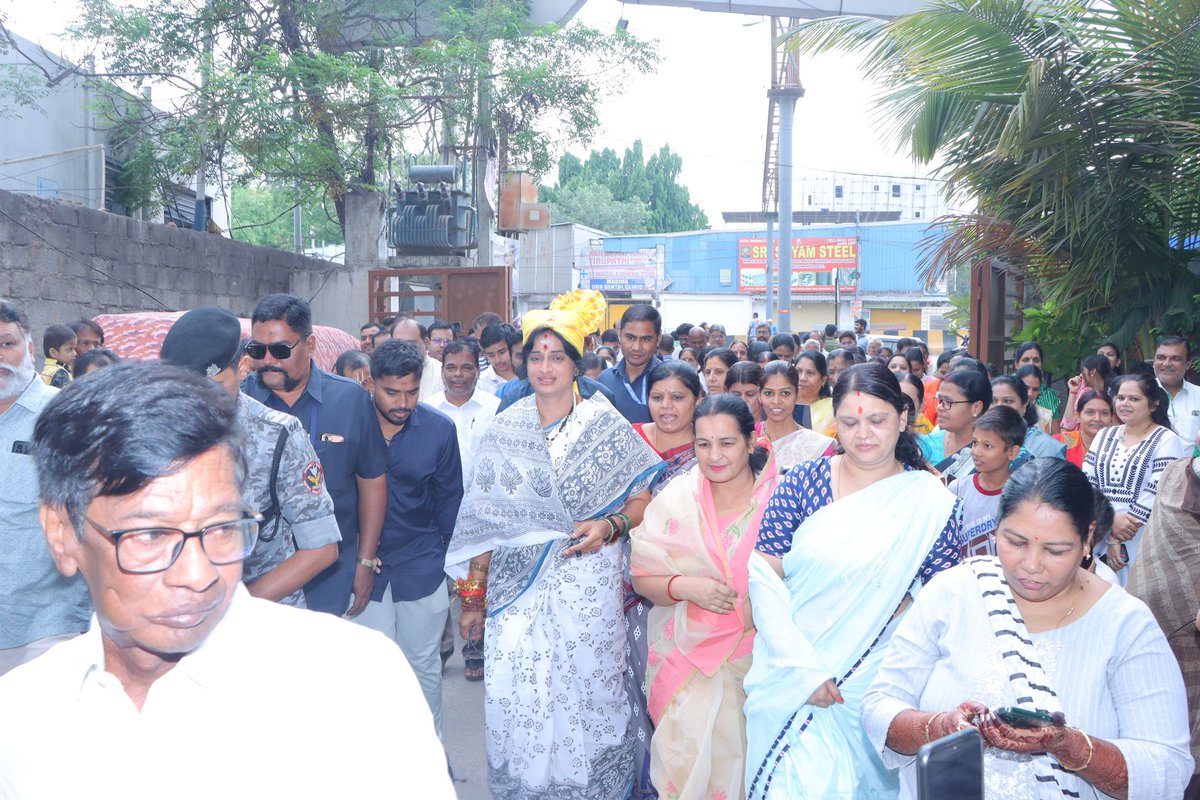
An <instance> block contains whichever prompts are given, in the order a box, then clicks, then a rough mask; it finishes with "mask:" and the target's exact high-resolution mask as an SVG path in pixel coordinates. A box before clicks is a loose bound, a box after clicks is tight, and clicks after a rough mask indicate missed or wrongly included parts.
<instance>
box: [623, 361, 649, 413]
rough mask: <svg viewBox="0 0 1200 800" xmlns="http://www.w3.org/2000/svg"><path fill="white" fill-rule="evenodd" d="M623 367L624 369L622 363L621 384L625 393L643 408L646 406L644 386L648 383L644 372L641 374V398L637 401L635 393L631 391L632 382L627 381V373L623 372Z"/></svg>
mask: <svg viewBox="0 0 1200 800" xmlns="http://www.w3.org/2000/svg"><path fill="white" fill-rule="evenodd" d="M624 367H625V365H624V362H622V364H621V383H622V384H624V386H625V391H626V392H628V393H629V399H630V400H632V401H633V402H635V403H638V404H640V405H643V406H644V405H647V403H646V384H647V383H648V381H647V380H646V373H645V371H643V372H642V397H641V399H640V400H639V399H638V396H637V393H636V392H634V391H633V382H632V381H630V380H629V373H628V372H626V371H625V368H624Z"/></svg>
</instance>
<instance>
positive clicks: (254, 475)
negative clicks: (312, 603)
mask: <svg viewBox="0 0 1200 800" xmlns="http://www.w3.org/2000/svg"><path fill="white" fill-rule="evenodd" d="M241 336H242V325H241V323H240V322H238V318H237V317H235V316H234V315H233V314H232V313H230V312H229V311H227V310H225V309H223V308H194V309H192V310H191V311H189V312H187V313H186V314H184V315H183V316H182V317H180V318H179V319H177V320H176V321H175V324H173V325H172V326H171V330H170V331H168V332H167V336H166V338H165V339H163V344H162V352H161V353H160V355H159V357H160V358H161V359H162V360H163V361H166V362H167V363H169V364H174V365H176V366H178V367H183V368H184V369H187V370H190V371H192V372H195V373H196V374H198V375H204V376H206V377H209V378H212V380H214V381H216V383H217V384H218V385H220V386H221V387H222V388H223V389H225V391H226V392H228V393H229V396H230V397H232V398H234V400H235V401H236V402H237V408H238V424H239V425H240V426H241V428H242V435H243V440H242V450H243V453H244V455H245V458H246V463H247V465H248V469H247V474H246V483H245V497H246V501H247V503H248V504H249V505H250V507H251V508H253V509H255V510H256V511H258V512H260V514H261V515H262V516H263V517H264V520H263V522H262V523H261V524H260V525H259V532H258V541H257V542H256V543H255V545H254V551H253V552H252V553H251V554H250V555H249V557H247V559H246V561H245V562H244V563H243V564H242V581H243V582H244V583H245V584H246V587H247V588H248V589H249V590H250V594H252V595H254V596H255V597H262V598H265V599H267V600H278V601H279V602H281V603H286V604H287V605H291V606H298V607H300V608H304V607H305V603H304V592H303V588H304V585H305V584H306V583H308V582H309V581H310V580H312V579H313V578H315V577H316V576H317V575H319V574H320V573H321V572H323V571H324V570H325V568H326V567H328V566H329V565H331V564H332V563H333V562H334V561H336V560H337V552H338V548H337V543H338V541H340V540H341V538H342V537H341V534H340V533H339V532H338V525H337V518H336V517H335V516H334V513H333V499H332V498H331V497H330V496H329V492H328V490H326V488H325V480H324V473H323V471H322V469H321V462H320V461H319V460H318V459H317V454H316V452H315V451H314V450H313V447H312V443H311V442H309V440H308V435H307V434H306V433H305V432H304V427H303V426H302V425H301V424H300V420H298V419H296V418H295V417H293V416H291V415H290V414H284V413H282V412H280V411H272V410H271V409H269V408H267V407H266V406H264V405H263V404H262V403H260V402H258V401H257V400H255V399H254V398H252V397H248V396H247V395H246V394H245V393H244V392H242V391H240V390H239V388H238V377H237V363H238V361H239V355H240V353H241V347H240V340H241ZM358 355H362V356H364V357H365V355H364V354H363V353H358Z"/></svg>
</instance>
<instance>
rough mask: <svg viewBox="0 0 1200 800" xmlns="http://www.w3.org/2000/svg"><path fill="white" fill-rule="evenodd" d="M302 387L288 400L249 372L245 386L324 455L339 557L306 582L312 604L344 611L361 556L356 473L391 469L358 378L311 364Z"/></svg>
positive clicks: (369, 474) (377, 473)
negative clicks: (292, 421)
mask: <svg viewBox="0 0 1200 800" xmlns="http://www.w3.org/2000/svg"><path fill="white" fill-rule="evenodd" d="M310 370H311V371H310V373H309V378H308V385H307V386H305V387H304V393H303V394H301V395H300V397H299V399H298V400H296V404H295V405H292V406H289V405H288V404H287V403H285V402H283V400H281V399H279V396H278V395H276V394H275V393H274V392H272V391H271V390H270V389H268V388H267V387H265V386H263V385H262V384H261V383H260V382H259V380H258V374H257V373H255V374H251V375H250V376H249V377H247V378H246V380H245V382H243V384H242V391H244V392H245V393H246V394H248V395H250V396H251V397H253V398H254V399H255V400H258V401H259V402H260V403H262V404H263V405H265V406H267V407H268V408H273V409H275V410H277V411H282V412H284V413H285V414H291V415H292V416H294V417H296V418H297V419H299V420H300V424H301V425H303V426H304V430H305V431H306V432H307V433H308V437H309V440H310V441H311V442H312V445H313V449H315V450H316V451H317V457H318V458H319V459H320V460H321V467H322V468H323V470H324V480H325V486H326V488H328V489H329V494H330V496H331V497H332V498H333V511H334V515H335V516H336V517H337V522H338V529H339V531H340V532H341V534H342V541H340V542H339V543H338V560H337V561H336V562H334V563H333V564H332V565H331V566H329V568H327V569H326V570H325V571H324V572H322V573H321V574H320V575H318V576H317V577H315V578H313V579H312V580H311V581H309V582H308V584H307V585H306V586H305V587H304V599H305V601H306V603H307V604H308V607H309V608H310V609H315V610H317V611H328V612H329V613H331V614H339V615H340V614H344V613H345V612H346V609H347V608H349V606H350V594H351V586H352V584H353V582H354V569H355V565H356V564H357V562H358V481H357V479H358V478H378V477H379V476H380V475H382V474H384V472H385V471H386V470H387V446H386V445H385V444H384V441H383V434H382V433H381V432H380V431H379V421H378V419H377V418H376V417H375V408H374V404H372V402H371V398H370V396H369V395H368V394H367V393H366V392H365V391H363V388H362V387H361V386H359V385H358V384H357V383H356V382H354V381H352V380H349V379H347V378H342V377H339V376H337V375H333V374H332V373H329V372H325V371H324V370H322V369H319V368H318V367H317V365H316V364H311V365H310Z"/></svg>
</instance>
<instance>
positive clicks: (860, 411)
mask: <svg viewBox="0 0 1200 800" xmlns="http://www.w3.org/2000/svg"><path fill="white" fill-rule="evenodd" d="M858 413H860V414H861V413H862V406H859V407H858Z"/></svg>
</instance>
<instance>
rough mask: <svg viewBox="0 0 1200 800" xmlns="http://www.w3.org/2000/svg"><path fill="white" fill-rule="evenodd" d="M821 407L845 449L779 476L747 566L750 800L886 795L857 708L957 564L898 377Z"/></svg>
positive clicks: (954, 529) (863, 381)
mask: <svg viewBox="0 0 1200 800" xmlns="http://www.w3.org/2000/svg"><path fill="white" fill-rule="evenodd" d="M832 403H833V406H834V409H835V414H836V418H837V426H838V436H839V441H840V444H841V449H842V451H843V452H841V453H840V454H839V455H836V456H832V457H829V458H818V459H815V460H812V461H806V462H804V463H803V464H801V465H799V466H798V467H796V468H795V469H793V470H791V471H790V472H789V473H788V474H787V475H785V476H784V477H783V480H782V481H780V483H779V487H778V488H777V489H776V490H775V494H774V496H773V497H772V498H771V502H770V504H769V505H768V506H767V510H766V513H765V514H764V515H763V522H762V527H761V528H760V530H759V535H758V540H759V541H758V553H757V554H756V555H755V557H754V558H752V559H751V560H750V599H751V602H752V606H753V609H754V623H755V627H756V628H757V630H758V634H757V636H756V638H755V641H754V660H753V663H752V665H751V667H750V672H749V674H748V675H747V677H746V683H745V686H746V696H747V699H746V724H747V727H746V732H747V741H748V746H749V751H748V760H747V764H746V793H747V797H749V798H752V800H758V799H759V798H794V797H803V798H848V797H894V796H895V794H896V792H897V790H898V782H897V776H896V773H895V772H894V771H893V772H890V771H889V769H888V767H887V766H885V765H884V764H883V762H882V761H881V760H880V758H879V755H878V753H877V752H876V750H875V748H874V746H873V745H872V744H871V743H870V742H869V741H868V740H867V737H866V734H865V732H864V730H863V726H862V716H861V711H860V706H861V702H862V697H863V694H864V693H865V692H866V690H867V687H868V686H870V684H871V681H872V680H873V679H874V677H875V672H876V670H877V669H878V667H879V663H880V661H881V660H882V659H883V657H884V654H886V652H887V649H888V643H889V641H890V639H891V636H892V632H893V631H894V629H895V627H896V624H897V622H898V620H899V619H902V618H903V614H904V611H905V609H906V608H907V607H908V605H909V604H910V602H911V598H912V597H913V596H915V595H916V594H917V593H918V592H919V591H920V590H921V587H922V586H923V585H924V584H925V583H926V582H927V581H928V580H929V579H930V578H932V577H933V576H934V575H935V574H936V573H938V572H940V571H941V570H944V569H947V568H948V567H951V566H953V565H954V564H957V563H958V562H959V560H960V555H959V553H960V550H959V547H960V543H959V541H958V539H959V527H960V524H961V521H960V514H959V512H958V506H957V503H956V501H955V498H954V496H953V495H952V494H951V493H950V491H949V490H948V489H946V487H945V486H943V485H942V483H941V482H940V481H939V480H938V479H937V478H936V477H935V476H934V475H932V474H931V473H929V472H928V471H926V469H925V468H924V466H925V462H924V459H923V458H922V456H921V452H920V450H919V448H918V447H917V443H916V441H915V440H914V438H913V434H911V433H909V432H908V430H907V426H908V420H907V411H906V410H905V409H906V398H905V396H904V394H903V393H902V392H901V391H900V384H899V382H898V381H897V380H896V376H895V375H893V374H892V373H891V372H890V371H889V370H888V368H887V367H885V366H883V365H880V364H856V365H855V366H853V367H851V368H850V369H849V370H847V371H846V373H845V374H844V375H842V377H841V378H840V379H839V380H838V383H837V386H836V388H835V389H834V394H833V400H832ZM864 587H870V591H864Z"/></svg>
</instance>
